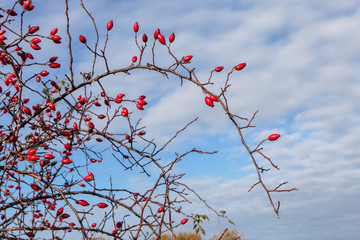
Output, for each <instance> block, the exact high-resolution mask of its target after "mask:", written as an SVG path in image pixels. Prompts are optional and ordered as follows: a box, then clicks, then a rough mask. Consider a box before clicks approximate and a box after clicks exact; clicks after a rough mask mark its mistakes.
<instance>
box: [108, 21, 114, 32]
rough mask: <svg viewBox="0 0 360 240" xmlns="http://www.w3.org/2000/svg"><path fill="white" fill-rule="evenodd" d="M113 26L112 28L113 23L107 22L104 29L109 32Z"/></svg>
mask: <svg viewBox="0 0 360 240" xmlns="http://www.w3.org/2000/svg"><path fill="white" fill-rule="evenodd" d="M113 26H114V23H113V21H112V20H111V21H109V22H108V23H107V25H106V29H107V30H108V31H110V30H111V29H112V28H113Z"/></svg>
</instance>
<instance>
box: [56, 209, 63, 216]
mask: <svg viewBox="0 0 360 240" xmlns="http://www.w3.org/2000/svg"><path fill="white" fill-rule="evenodd" d="M63 212H64V208H62V207H61V208H59V209H58V210H57V212H56V216H60V215H61V214H62V213H63Z"/></svg>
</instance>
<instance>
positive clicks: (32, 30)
mask: <svg viewBox="0 0 360 240" xmlns="http://www.w3.org/2000/svg"><path fill="white" fill-rule="evenodd" d="M38 30H39V26H34V27H32V28H30V29H29V33H31V34H33V33H35V32H37V31H38Z"/></svg>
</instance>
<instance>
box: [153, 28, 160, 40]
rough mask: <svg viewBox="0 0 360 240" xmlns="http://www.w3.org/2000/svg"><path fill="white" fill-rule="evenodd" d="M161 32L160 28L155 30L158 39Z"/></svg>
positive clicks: (155, 36)
mask: <svg viewBox="0 0 360 240" xmlns="http://www.w3.org/2000/svg"><path fill="white" fill-rule="evenodd" d="M159 34H160V29H156V30H155V32H154V38H155V39H158V36H159Z"/></svg>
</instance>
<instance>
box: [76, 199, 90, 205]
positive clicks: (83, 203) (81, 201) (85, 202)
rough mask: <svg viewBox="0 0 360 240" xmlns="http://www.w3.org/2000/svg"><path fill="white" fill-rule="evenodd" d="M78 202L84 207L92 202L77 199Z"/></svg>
mask: <svg viewBox="0 0 360 240" xmlns="http://www.w3.org/2000/svg"><path fill="white" fill-rule="evenodd" d="M76 203H77V204H79V205H81V206H83V207H86V206H89V205H90V204H89V203H88V202H87V201H85V200H79V201H76Z"/></svg>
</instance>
